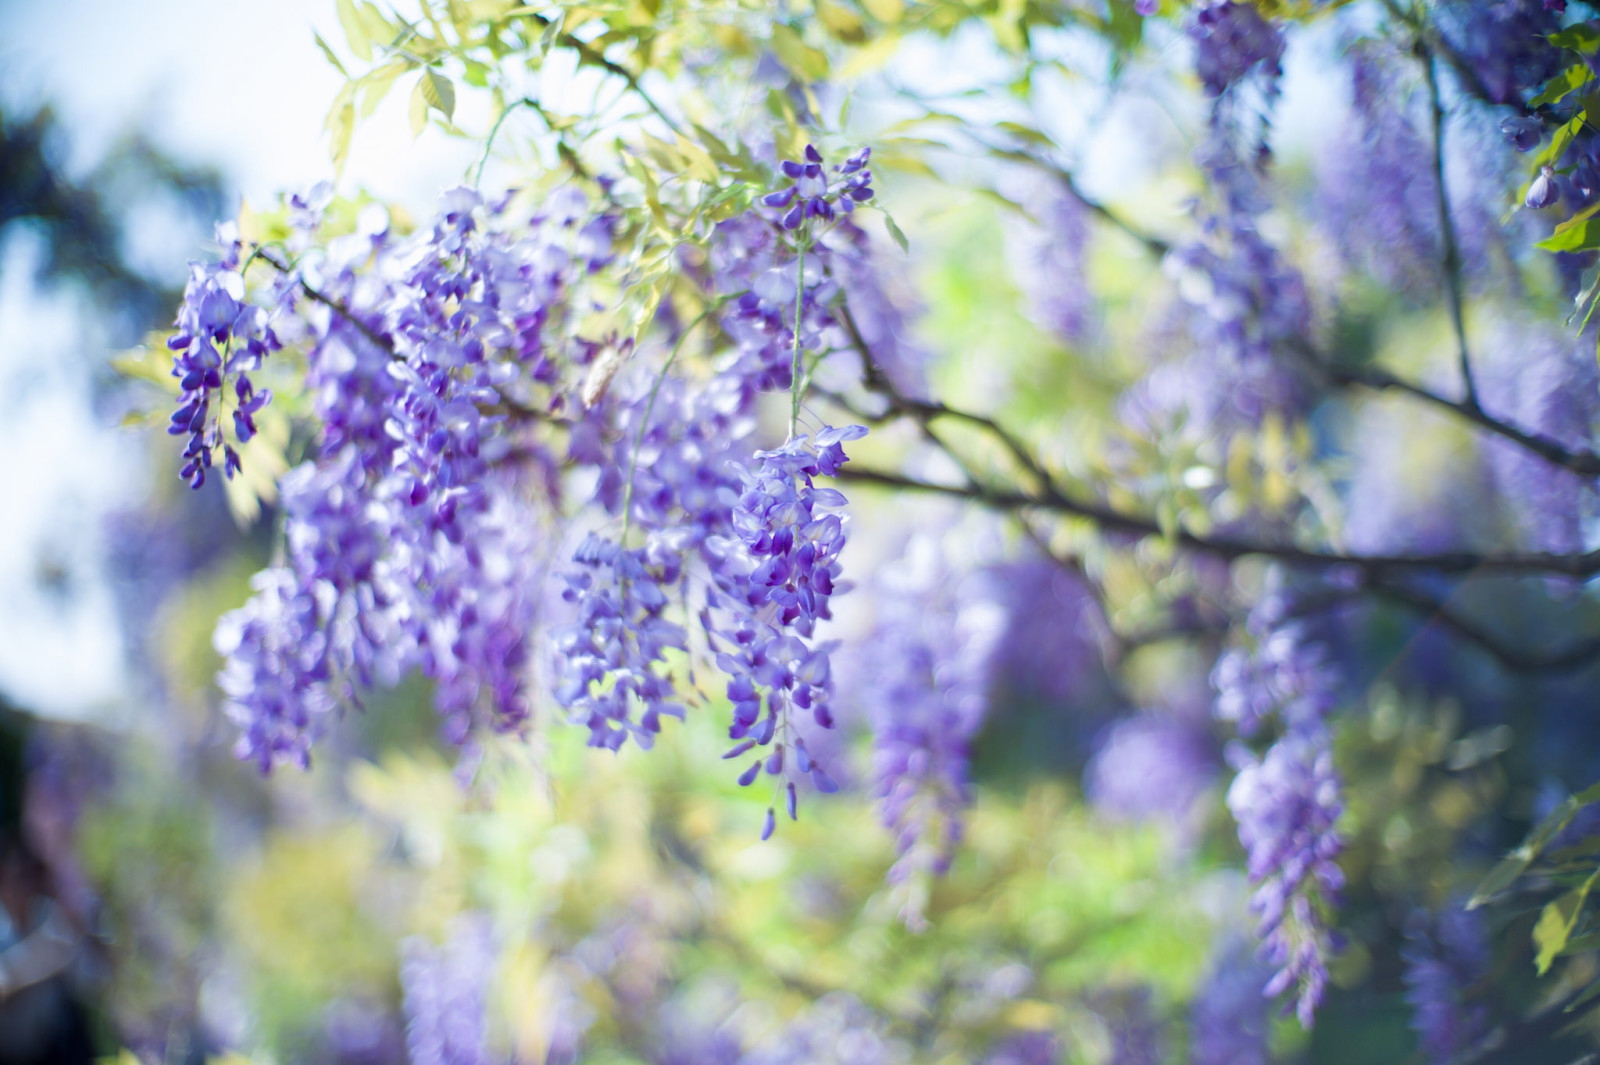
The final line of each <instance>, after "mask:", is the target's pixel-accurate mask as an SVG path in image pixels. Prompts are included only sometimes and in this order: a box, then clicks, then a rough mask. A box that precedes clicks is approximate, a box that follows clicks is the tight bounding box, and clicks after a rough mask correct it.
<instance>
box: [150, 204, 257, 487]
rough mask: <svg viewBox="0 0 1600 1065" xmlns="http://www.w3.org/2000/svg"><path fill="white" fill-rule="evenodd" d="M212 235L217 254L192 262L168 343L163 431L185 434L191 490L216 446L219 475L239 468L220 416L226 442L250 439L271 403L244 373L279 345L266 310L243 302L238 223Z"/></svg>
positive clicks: (185, 474)
mask: <svg viewBox="0 0 1600 1065" xmlns="http://www.w3.org/2000/svg"><path fill="white" fill-rule="evenodd" d="M217 240H218V242H219V243H220V244H221V245H222V246H223V255H222V258H221V259H220V260H219V261H218V262H216V263H198V262H197V263H194V264H193V265H192V267H191V268H190V274H189V284H188V286H187V287H186V288H185V289H184V293H183V304H182V306H180V307H179V309H178V319H177V322H176V323H175V332H173V334H172V336H171V337H170V338H169V339H168V340H167V347H168V348H170V349H172V352H173V356H172V376H173V377H176V378H178V387H179V390H180V394H179V397H178V409H177V410H175V411H174V412H173V413H172V419H171V423H170V424H169V425H168V427H167V432H169V433H171V434H172V435H174V436H184V435H187V436H188V444H187V445H186V446H185V447H184V449H183V457H184V459H185V462H184V465H183V470H182V474H181V475H182V477H183V478H184V480H186V481H188V482H189V486H190V487H191V488H199V487H200V486H201V485H203V484H205V480H206V471H207V470H209V469H210V468H211V467H212V464H213V461H214V456H215V455H216V453H217V452H218V451H221V453H222V462H223V473H224V474H225V475H226V476H228V477H232V476H233V475H234V474H235V473H237V472H238V470H239V464H240V460H239V453H238V451H237V450H235V449H234V446H233V444H232V443H230V442H229V441H228V436H227V433H226V431H225V429H224V422H223V414H224V413H225V412H227V413H230V414H231V420H232V425H233V440H235V441H237V442H238V443H240V444H244V443H247V442H248V441H249V440H250V438H251V437H253V436H255V434H256V423H255V416H256V414H257V413H258V412H259V411H260V410H261V408H263V407H265V406H266V405H267V404H268V403H269V402H271V400H272V391H271V390H270V389H263V390H261V391H260V392H257V391H256V389H255V385H254V384H253V383H252V382H251V380H250V374H251V372H252V371H254V370H257V369H259V368H260V366H261V362H262V360H263V359H265V358H266V357H267V355H268V354H270V353H271V352H273V351H276V350H277V349H278V347H279V346H280V345H279V342H278V337H277V335H276V334H275V333H274V332H273V330H272V326H271V325H270V323H269V318H268V314H267V310H266V309H265V308H263V307H258V306H255V305H254V304H251V303H249V302H248V301H246V299H245V292H244V277H243V274H242V270H243V265H242V264H241V261H240V257H241V255H242V254H243V251H244V246H243V244H242V243H241V242H240V240H239V235H238V228H237V227H236V226H234V225H232V224H227V225H222V226H218V227H217ZM230 380H231V382H232V391H233V398H232V401H231V402H232V404H233V409H232V411H231V412H229V411H228V404H229V402H230V400H229V396H228V391H229V382H230Z"/></svg>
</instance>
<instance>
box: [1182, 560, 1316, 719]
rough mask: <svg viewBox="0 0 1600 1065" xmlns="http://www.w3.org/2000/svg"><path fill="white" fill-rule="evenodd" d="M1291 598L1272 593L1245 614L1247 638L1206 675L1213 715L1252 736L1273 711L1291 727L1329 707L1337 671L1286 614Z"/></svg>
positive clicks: (1271, 715) (1297, 624) (1300, 624)
mask: <svg viewBox="0 0 1600 1065" xmlns="http://www.w3.org/2000/svg"><path fill="white" fill-rule="evenodd" d="M1290 605H1291V603H1290V600H1289V598H1288V597H1287V596H1286V595H1284V594H1283V593H1282V592H1273V593H1270V594H1269V595H1267V596H1266V597H1265V598H1263V599H1262V601H1261V602H1260V603H1258V604H1256V606H1255V607H1254V608H1253V609H1252V610H1251V611H1250V613H1249V616H1248V617H1247V618H1246V619H1245V632H1246V635H1247V638H1248V641H1249V642H1248V643H1247V644H1243V645H1238V646H1234V647H1230V648H1228V649H1227V650H1225V651H1223V652H1222V654H1221V655H1220V656H1219V657H1218V658H1217V664H1216V667H1215V668H1214V669H1213V671H1212V674H1211V683H1212V686H1213V687H1215V688H1216V690H1217V701H1216V707H1215V710H1216V715H1217V717H1219V718H1221V719H1222V720H1224V721H1230V722H1232V723H1233V724H1234V726H1235V727H1236V728H1237V729H1238V730H1239V734H1240V735H1242V736H1254V735H1255V734H1256V733H1257V732H1258V731H1259V730H1260V729H1261V727H1262V725H1263V723H1265V722H1266V721H1267V720H1268V719H1269V718H1271V717H1273V716H1274V715H1277V716H1278V717H1279V718H1281V719H1282V721H1283V722H1284V723H1285V724H1286V725H1288V726H1289V727H1291V728H1293V727H1296V726H1303V727H1313V726H1316V725H1319V724H1321V723H1322V721H1323V720H1324V719H1325V718H1326V717H1327V715H1328V712H1329V711H1330V710H1332V709H1333V704H1334V695H1335V684H1336V683H1337V679H1338V678H1337V675H1336V673H1335V671H1334V669H1333V667H1332V665H1331V663H1330V662H1329V660H1328V652H1327V648H1326V647H1324V646H1323V645H1322V644H1321V643H1318V642H1316V641H1314V640H1312V639H1310V638H1308V636H1307V633H1306V628H1305V625H1304V624H1303V623H1301V622H1299V621H1296V620H1294V619H1292V618H1291V617H1289V611H1290Z"/></svg>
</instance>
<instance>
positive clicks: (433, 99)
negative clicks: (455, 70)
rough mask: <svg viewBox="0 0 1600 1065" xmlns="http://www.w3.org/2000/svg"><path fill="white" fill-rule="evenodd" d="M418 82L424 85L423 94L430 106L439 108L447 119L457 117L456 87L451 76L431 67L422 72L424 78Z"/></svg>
mask: <svg viewBox="0 0 1600 1065" xmlns="http://www.w3.org/2000/svg"><path fill="white" fill-rule="evenodd" d="M417 84H418V85H420V86H422V95H423V97H424V98H426V99H427V101H428V104H429V106H431V107H434V108H436V109H438V111H439V112H440V113H441V114H443V115H444V117H445V118H446V119H448V120H452V121H453V120H454V119H455V114H456V87H455V85H453V84H452V83H451V81H450V79H449V78H447V77H445V76H444V75H443V74H441V73H439V72H438V71H437V70H435V69H433V68H432V67H429V68H428V69H427V70H425V71H423V72H422V80H421V81H419V82H418V83H417Z"/></svg>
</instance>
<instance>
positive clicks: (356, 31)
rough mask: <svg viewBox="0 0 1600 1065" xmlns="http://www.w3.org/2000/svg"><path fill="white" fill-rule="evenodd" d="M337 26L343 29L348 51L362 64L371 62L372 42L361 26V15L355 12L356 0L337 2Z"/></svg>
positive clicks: (339, 0)
mask: <svg viewBox="0 0 1600 1065" xmlns="http://www.w3.org/2000/svg"><path fill="white" fill-rule="evenodd" d="M335 6H336V7H337V8H338V11H339V25H340V26H342V27H344V40H345V43H346V44H348V45H349V46H350V51H351V52H352V53H353V54H354V55H355V57H356V58H357V59H359V60H361V61H362V62H363V63H370V62H372V41H371V40H370V39H368V37H367V28H366V27H365V26H363V25H362V24H361V13H360V12H359V11H357V10H356V0H338V3H337V4H336V5H335Z"/></svg>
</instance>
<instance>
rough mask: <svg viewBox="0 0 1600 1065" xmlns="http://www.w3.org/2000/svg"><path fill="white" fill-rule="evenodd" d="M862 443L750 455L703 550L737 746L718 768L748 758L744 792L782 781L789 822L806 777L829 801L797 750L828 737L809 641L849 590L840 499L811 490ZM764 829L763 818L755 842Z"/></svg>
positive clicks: (827, 441)
mask: <svg viewBox="0 0 1600 1065" xmlns="http://www.w3.org/2000/svg"><path fill="white" fill-rule="evenodd" d="M864 435H866V429H865V428H863V427H861V426H858V425H853V426H847V427H845V428H842V429H835V428H831V427H825V428H823V429H822V430H821V431H820V432H818V433H817V434H816V435H815V436H805V435H802V436H797V437H795V438H794V439H792V440H790V441H789V442H788V443H786V444H785V445H784V446H783V447H781V448H777V449H775V450H772V451H758V452H756V454H755V465H754V468H743V469H741V470H740V475H741V478H742V480H743V488H744V490H743V492H742V493H741V494H740V496H739V501H738V504H737V506H735V508H734V511H733V517H732V531H733V534H734V535H733V537H731V538H728V539H722V540H720V542H719V543H718V544H717V545H716V546H715V547H714V548H713V550H716V551H719V552H720V553H721V554H722V555H723V557H724V558H725V559H726V564H725V566H724V568H723V569H722V570H721V571H720V572H719V573H718V575H717V592H718V597H717V598H716V599H715V600H714V601H712V602H711V603H710V608H711V609H713V610H717V611H720V612H721V613H722V614H723V615H725V617H726V618H727V619H728V621H726V622H724V624H722V625H717V624H716V623H715V622H712V623H708V625H707V634H708V637H710V639H711V642H712V646H713V648H714V649H715V650H716V652H717V665H718V666H719V667H720V668H721V669H722V671H723V672H724V673H726V674H727V675H728V676H729V678H730V680H729V682H728V698H729V700H731V701H732V703H733V725H732V727H731V728H729V730H728V736H729V738H730V739H732V740H734V741H735V746H734V747H733V748H732V749H731V750H729V751H728V753H727V754H726V755H724V757H726V758H741V757H743V756H744V755H746V754H748V753H749V752H751V751H752V750H757V754H758V756H757V757H756V758H755V760H754V761H752V762H751V763H750V764H749V766H748V767H747V768H746V769H745V771H744V772H743V773H742V774H741V775H740V777H739V783H740V784H741V785H744V786H749V785H750V784H752V783H754V782H755V780H756V778H757V777H758V776H759V775H760V774H761V773H763V772H765V773H766V774H767V775H768V776H771V777H773V778H774V783H775V786H776V783H777V782H779V781H781V782H782V799H781V802H782V805H783V807H784V809H785V811H786V812H787V813H788V815H789V817H790V818H791V819H793V818H794V817H795V816H796V815H797V811H796V806H797V801H798V800H797V795H796V790H795V780H796V779H798V778H801V777H805V776H809V777H810V779H811V782H812V784H813V785H814V786H815V787H816V788H817V790H819V791H823V792H831V791H834V790H836V789H837V785H836V784H835V783H834V781H833V778H832V777H830V776H829V775H828V773H827V771H826V770H825V769H824V768H823V767H822V766H821V765H819V764H817V762H816V760H815V759H814V758H813V756H812V754H811V752H810V751H808V750H807V748H806V744H805V739H804V736H803V735H802V731H801V729H802V725H801V721H800V719H801V718H804V719H806V720H809V721H810V722H811V723H812V724H814V725H815V726H816V727H818V728H822V729H831V728H832V727H833V725H834V718H833V711H832V709H831V708H830V703H831V701H832V688H833V675H832V662H831V659H830V652H831V650H832V645H831V644H829V643H826V642H821V643H819V642H817V641H815V640H813V639H812V637H813V636H814V634H815V631H816V625H817V623H818V622H819V621H826V620H828V619H829V618H831V617H832V613H831V610H830V604H831V600H832V598H833V596H834V595H836V594H838V593H840V592H843V591H845V590H846V588H847V586H846V585H844V584H842V583H841V581H840V565H839V552H840V551H841V550H842V549H843V548H844V542H845V525H844V519H843V516H842V515H840V514H838V513H835V511H837V510H838V508H840V507H842V506H843V505H844V503H845V498H844V495H843V493H841V492H840V491H839V490H838V489H835V488H825V487H824V488H819V487H817V485H816V482H815V479H816V478H817V477H832V476H833V475H834V474H835V473H837V472H838V470H839V468H840V467H841V466H842V465H844V463H845V462H846V461H847V458H846V456H845V453H844V447H843V445H844V444H845V443H846V442H847V441H850V440H856V439H859V438H860V437H862V436H864ZM763 705H764V706H765V710H764V711H763V709H762V708H763ZM775 805H776V804H775ZM773 826H774V810H773V809H769V810H768V811H767V819H766V824H765V825H764V826H763V829H762V836H763V838H765V837H766V836H769V835H771V834H772V830H773Z"/></svg>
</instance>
